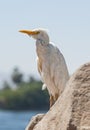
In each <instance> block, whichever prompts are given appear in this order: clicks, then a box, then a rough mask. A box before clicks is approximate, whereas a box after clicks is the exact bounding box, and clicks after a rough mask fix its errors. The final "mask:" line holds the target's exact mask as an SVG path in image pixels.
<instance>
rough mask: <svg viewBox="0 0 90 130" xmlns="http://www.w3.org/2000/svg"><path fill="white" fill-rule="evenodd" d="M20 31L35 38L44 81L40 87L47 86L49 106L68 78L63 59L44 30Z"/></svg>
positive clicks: (38, 61)
mask: <svg viewBox="0 0 90 130" xmlns="http://www.w3.org/2000/svg"><path fill="white" fill-rule="evenodd" d="M20 32H22V33H26V34H28V35H30V36H32V37H33V38H34V39H36V52H37V66H38V71H39V73H40V75H41V78H42V82H43V83H44V85H43V88H42V89H44V88H45V87H47V90H48V92H49V95H50V106H52V105H53V104H54V102H55V101H56V100H57V99H58V97H59V96H60V94H61V93H62V92H63V90H64V88H65V86H66V82H67V81H68V79H69V73H68V69H67V66H66V63H65V59H64V57H63V55H62V53H61V52H60V51H59V49H58V48H57V47H56V46H55V45H53V44H52V43H50V41H49V36H48V34H47V32H46V31H45V30H43V29H35V30H32V31H29V30H21V31H20Z"/></svg>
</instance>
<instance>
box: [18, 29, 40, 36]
mask: <svg viewBox="0 0 90 130" xmlns="http://www.w3.org/2000/svg"><path fill="white" fill-rule="evenodd" d="M19 32H21V33H26V34H28V35H36V34H39V33H40V32H39V31H33V30H20V31H19Z"/></svg>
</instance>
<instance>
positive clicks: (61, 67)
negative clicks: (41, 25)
mask: <svg viewBox="0 0 90 130" xmlns="http://www.w3.org/2000/svg"><path fill="white" fill-rule="evenodd" d="M50 75H51V79H52V81H53V82H54V84H55V86H56V87H60V86H63V84H64V83H65V82H66V80H68V70H67V66H66V63H65V59H64V57H63V55H62V54H61V52H60V51H59V49H58V48H57V47H55V46H52V52H51V57H50ZM59 89H61V90H59V91H62V90H63V89H64V88H59Z"/></svg>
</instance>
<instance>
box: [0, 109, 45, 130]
mask: <svg viewBox="0 0 90 130" xmlns="http://www.w3.org/2000/svg"><path fill="white" fill-rule="evenodd" d="M38 113H45V111H21V112H20V111H18V112H17V111H2V110H0V130H25V127H26V126H27V124H28V123H29V120H30V119H31V117H32V116H34V115H36V114H38Z"/></svg>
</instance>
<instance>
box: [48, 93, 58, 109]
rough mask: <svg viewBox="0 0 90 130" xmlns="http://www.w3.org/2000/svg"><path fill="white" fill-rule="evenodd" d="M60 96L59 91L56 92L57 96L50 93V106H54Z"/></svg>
mask: <svg viewBox="0 0 90 130" xmlns="http://www.w3.org/2000/svg"><path fill="white" fill-rule="evenodd" d="M58 97H59V94H58V93H56V94H55V96H52V95H50V107H52V106H53V104H54V103H55V102H56V101H57V99H58Z"/></svg>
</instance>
